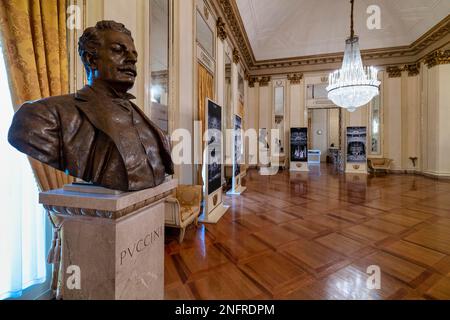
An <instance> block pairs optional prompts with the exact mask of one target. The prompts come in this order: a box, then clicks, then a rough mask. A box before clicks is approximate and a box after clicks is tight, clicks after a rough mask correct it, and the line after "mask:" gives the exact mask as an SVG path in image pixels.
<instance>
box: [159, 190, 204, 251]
mask: <svg viewBox="0 0 450 320" xmlns="http://www.w3.org/2000/svg"><path fill="white" fill-rule="evenodd" d="M201 201H202V186H188V185H179V186H178V187H177V190H176V194H175V197H172V198H168V199H167V200H166V212H165V225H166V226H167V227H173V228H179V229H180V236H179V242H180V243H181V242H183V238H184V234H185V232H186V228H187V226H188V225H189V224H191V223H192V222H194V223H195V226H197V225H198V216H199V215H200V208H201Z"/></svg>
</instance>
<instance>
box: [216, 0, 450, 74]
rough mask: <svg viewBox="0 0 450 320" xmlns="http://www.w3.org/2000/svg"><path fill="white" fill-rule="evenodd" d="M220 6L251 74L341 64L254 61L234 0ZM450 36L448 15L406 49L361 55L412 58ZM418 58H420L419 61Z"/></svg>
mask: <svg viewBox="0 0 450 320" xmlns="http://www.w3.org/2000/svg"><path fill="white" fill-rule="evenodd" d="M213 2H217V3H218V4H219V6H218V7H219V8H220V10H221V13H222V15H223V16H224V19H225V21H226V23H227V26H228V27H229V28H230V30H231V32H232V35H233V37H234V39H235V40H236V42H237V43H236V44H237V47H238V49H239V50H240V51H241V55H242V57H243V59H244V60H245V63H246V65H247V67H248V69H249V71H250V73H252V71H258V70H262V69H273V68H280V67H296V66H311V65H320V64H331V63H341V62H342V60H343V55H344V53H343V52H337V53H330V54H321V55H311V56H302V57H293V58H285V59H273V60H260V61H257V60H256V59H255V55H254V53H253V49H252V47H251V45H250V41H249V39H248V36H247V32H246V30H245V27H244V23H243V21H242V18H241V16H240V13H239V10H238V8H237V4H236V1H235V0H213ZM449 33H450V15H447V17H445V18H444V19H443V20H442V21H441V22H439V23H438V24H437V25H435V26H434V27H433V28H431V29H430V30H429V31H428V32H426V33H425V34H424V35H423V36H421V37H420V38H419V39H417V40H416V41H414V42H413V43H412V44H411V45H409V46H399V47H390V48H380V49H370V50H362V51H361V55H362V57H363V58H364V59H385V58H414V57H415V56H416V55H418V54H419V53H420V52H421V51H422V50H424V49H426V48H427V47H429V46H431V45H432V44H434V43H435V42H437V41H439V40H440V39H442V38H443V37H445V36H447V35H448V34H449ZM422 58H423V57H421V58H420V59H422Z"/></svg>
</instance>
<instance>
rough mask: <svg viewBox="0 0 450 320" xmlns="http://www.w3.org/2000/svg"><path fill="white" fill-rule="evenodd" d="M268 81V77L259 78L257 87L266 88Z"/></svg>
mask: <svg viewBox="0 0 450 320" xmlns="http://www.w3.org/2000/svg"><path fill="white" fill-rule="evenodd" d="M270 79H271V77H270V76H266V77H261V78H260V79H259V86H260V87H267V86H268V85H269V82H270Z"/></svg>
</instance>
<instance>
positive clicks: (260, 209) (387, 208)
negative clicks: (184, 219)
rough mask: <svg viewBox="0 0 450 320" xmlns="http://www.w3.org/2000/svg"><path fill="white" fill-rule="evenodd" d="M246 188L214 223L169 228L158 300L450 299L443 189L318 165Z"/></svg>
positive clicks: (449, 205)
mask: <svg viewBox="0 0 450 320" xmlns="http://www.w3.org/2000/svg"><path fill="white" fill-rule="evenodd" d="M319 168H320V169H319ZM245 184H246V186H247V188H248V189H247V191H246V192H245V193H244V194H243V195H242V196H240V197H236V196H234V197H227V198H226V203H227V204H228V205H230V206H231V208H230V210H229V211H228V212H227V213H226V215H225V216H224V217H223V218H222V219H221V220H220V222H219V223H218V224H217V225H200V226H199V227H198V228H197V229H196V228H195V227H194V226H191V227H190V228H189V229H188V230H187V232H186V237H185V240H184V242H183V243H182V244H181V245H179V244H178V242H177V232H178V231H177V230H171V229H167V231H166V246H165V297H166V299H231V300H234V299H239V300H242V299H308V300H310V299H450V183H449V182H445V181H436V180H432V179H428V178H425V177H421V176H414V175H384V176H377V177H367V178H365V177H358V176H345V175H339V174H337V173H336V172H334V171H333V169H332V168H331V167H326V166H322V167H316V168H313V169H312V170H311V172H310V173H309V174H306V175H305V174H298V173H289V172H287V171H281V172H280V173H279V174H277V175H276V176H260V175H259V174H258V172H257V171H256V170H250V171H249V172H248V175H247V177H246V179H245ZM372 265H376V266H379V268H380V270H381V288H380V289H379V290H371V289H370V288H368V286H367V284H366V283H367V279H368V277H369V274H368V273H367V268H368V267H369V266H372Z"/></svg>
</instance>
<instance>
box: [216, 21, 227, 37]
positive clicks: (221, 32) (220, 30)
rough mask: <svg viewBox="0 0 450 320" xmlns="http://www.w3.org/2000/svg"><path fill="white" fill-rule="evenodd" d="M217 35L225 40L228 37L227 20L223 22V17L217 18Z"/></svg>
mask: <svg viewBox="0 0 450 320" xmlns="http://www.w3.org/2000/svg"><path fill="white" fill-rule="evenodd" d="M216 26H217V36H218V37H219V38H220V40H222V41H225V40H226V39H227V37H228V35H227V31H226V30H225V22H223V19H222V17H219V18H218V19H217V24H216Z"/></svg>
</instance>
